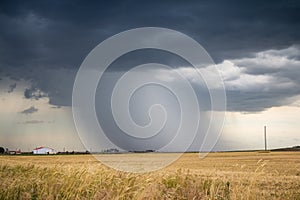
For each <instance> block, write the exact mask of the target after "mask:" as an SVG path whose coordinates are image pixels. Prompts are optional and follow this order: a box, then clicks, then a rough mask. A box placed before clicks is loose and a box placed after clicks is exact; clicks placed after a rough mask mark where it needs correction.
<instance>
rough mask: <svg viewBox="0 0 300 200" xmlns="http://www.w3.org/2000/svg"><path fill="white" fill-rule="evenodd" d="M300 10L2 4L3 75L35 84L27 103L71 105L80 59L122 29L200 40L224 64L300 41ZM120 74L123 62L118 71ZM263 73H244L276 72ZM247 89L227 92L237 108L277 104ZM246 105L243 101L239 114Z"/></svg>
mask: <svg viewBox="0 0 300 200" xmlns="http://www.w3.org/2000/svg"><path fill="white" fill-rule="evenodd" d="M299 8H300V3H299V1H296V0H294V1H248V2H241V1H188V2H184V1H163V2H161V1H145V2H141V1H119V2H104V1H103V2H101V1H89V3H86V2H84V1H66V0H65V1H64V0H63V1H1V3H0V27H1V30H0V46H1V48H0V76H9V77H11V78H12V79H15V80H17V79H20V78H23V79H25V80H30V82H31V83H32V86H31V87H30V88H27V89H26V90H25V92H24V96H25V97H26V98H35V99H39V98H42V97H49V103H50V104H53V105H58V106H70V105H71V94H72V86H73V81H74V77H75V74H76V71H77V69H78V68H79V66H80V64H81V62H82V60H83V59H84V58H85V56H86V55H87V54H88V53H89V51H90V50H91V49H92V48H94V47H95V46H96V45H97V44H99V43H100V42H101V41H103V40H104V39H106V38H107V37H109V36H112V35H113V34H116V33H119V32H120V31H124V30H127V29H130V28H135V27H144V26H159V27H166V28H171V29H175V30H178V31H181V32H183V33H185V34H187V35H189V36H191V37H193V38H194V39H196V40H197V41H198V42H199V43H200V44H202V45H203V46H204V47H205V48H206V50H207V51H208V52H209V53H210V54H211V56H212V57H213V58H214V60H215V61H217V62H218V63H222V61H223V60H224V59H240V58H243V57H247V56H249V54H251V53H254V52H260V51H264V50H269V49H284V48H286V47H289V46H292V45H295V44H299V39H300V38H299V35H300V22H299V20H298V19H300V12H299ZM297 56H299V55H297ZM297 56H296V57H297ZM297 58H299V57H297ZM139 59H141V60H143V59H144V57H143V56H140V58H139ZM124 62H126V61H124ZM128 62H130V61H128ZM244 64H246V63H244ZM122 69H123V68H122V65H119V67H117V68H116V70H117V71H119V70H122ZM259 69H260V67H259V66H258V67H257V68H255V67H254V66H253V67H251V68H249V69H248V68H247V69H246V70H248V73H249V74H250V73H257V74H261V73H267V72H269V70H274V69H267V68H264V69H263V70H266V71H265V72H263V71H259ZM274 73H277V74H280V73H285V74H287V73H291V74H290V76H289V77H290V78H292V77H293V71H292V72H283V70H281V71H279V72H274ZM283 76H284V74H283ZM243 92H244V91H241V93H239V94H237V93H234V94H231V92H229V93H228V97H229V101H231V102H233V104H232V105H233V110H234V109H235V108H234V106H235V102H239V101H240V99H241V98H237V96H239V97H242V99H243V98H246V99H255V98H257V99H256V101H261V102H263V103H262V104H260V106H258V107H259V110H263V109H264V108H266V107H270V106H272V105H273V104H270V103H267V102H266V101H264V98H261V97H260V96H259V95H255V94H256V93H253V94H252V93H247V92H246V93H243ZM278 92H279V93H278ZM276 94H277V95H286V94H285V93H284V92H283V93H280V91H274V92H273V95H272V97H274V96H276ZM243 102H244V101H243ZM264 103H265V104H267V105H264ZM247 106H249V105H247V104H245V105H242V104H238V103H237V104H236V110H245V109H246V107H247Z"/></svg>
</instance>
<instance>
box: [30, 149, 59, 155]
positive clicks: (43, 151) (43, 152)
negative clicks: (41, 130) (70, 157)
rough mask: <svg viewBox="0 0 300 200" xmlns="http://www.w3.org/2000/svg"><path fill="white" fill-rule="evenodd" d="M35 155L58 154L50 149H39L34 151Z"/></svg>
mask: <svg viewBox="0 0 300 200" xmlns="http://www.w3.org/2000/svg"><path fill="white" fill-rule="evenodd" d="M33 154H56V152H55V150H54V149H52V148H49V147H37V148H35V149H33Z"/></svg>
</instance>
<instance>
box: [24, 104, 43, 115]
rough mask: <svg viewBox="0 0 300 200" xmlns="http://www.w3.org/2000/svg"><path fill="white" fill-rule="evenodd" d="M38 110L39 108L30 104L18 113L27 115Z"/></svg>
mask: <svg viewBox="0 0 300 200" xmlns="http://www.w3.org/2000/svg"><path fill="white" fill-rule="evenodd" d="M38 110H39V109H37V108H35V107H34V106H31V107H30V108H27V109H25V110H23V111H21V112H20V113H21V114H25V115H28V114H33V113H35V112H37V111H38Z"/></svg>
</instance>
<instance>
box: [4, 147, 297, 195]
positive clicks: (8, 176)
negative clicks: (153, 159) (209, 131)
mask: <svg viewBox="0 0 300 200" xmlns="http://www.w3.org/2000/svg"><path fill="white" fill-rule="evenodd" d="M140 155H141V154H139V156H140ZM112 156H115V155H112ZM118 156H120V155H118ZM121 156H123V157H124V158H125V159H126V158H130V157H132V156H136V155H135V154H124V155H121ZM0 199H300V153H296V152H276V153H259V152H242V153H210V154H209V155H208V156H207V157H206V158H204V159H199V157H198V155H197V154H192V153H188V154H184V155H183V156H182V157H181V158H180V159H179V160H178V161H177V162H175V163H173V164H172V165H171V166H168V167H167V168H165V169H163V170H160V171H156V172H151V173H145V174H131V173H125V172H119V171H115V170H111V169H109V168H107V167H105V166H103V165H101V164H100V163H99V162H98V161H96V160H95V158H94V157H92V156H91V155H61V156H59V155H55V156H1V157H0Z"/></svg>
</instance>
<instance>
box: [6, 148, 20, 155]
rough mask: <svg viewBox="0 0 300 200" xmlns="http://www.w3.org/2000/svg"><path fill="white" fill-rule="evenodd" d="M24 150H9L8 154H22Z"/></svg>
mask: <svg viewBox="0 0 300 200" xmlns="http://www.w3.org/2000/svg"><path fill="white" fill-rule="evenodd" d="M21 153H22V152H21V149H18V150H15V151H8V154H10V155H17V154H18V155H19V154H21Z"/></svg>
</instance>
